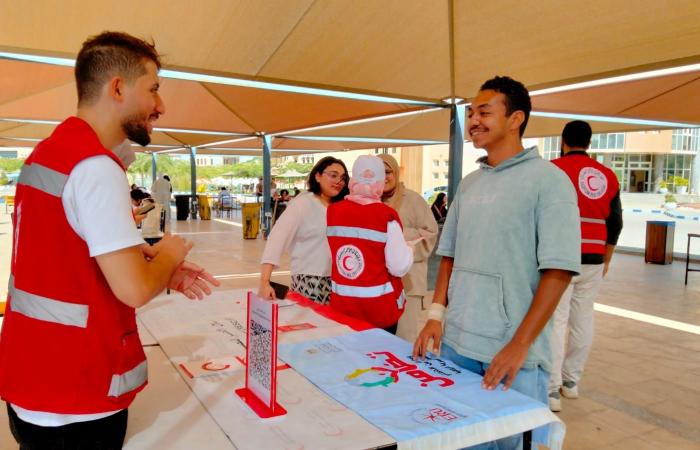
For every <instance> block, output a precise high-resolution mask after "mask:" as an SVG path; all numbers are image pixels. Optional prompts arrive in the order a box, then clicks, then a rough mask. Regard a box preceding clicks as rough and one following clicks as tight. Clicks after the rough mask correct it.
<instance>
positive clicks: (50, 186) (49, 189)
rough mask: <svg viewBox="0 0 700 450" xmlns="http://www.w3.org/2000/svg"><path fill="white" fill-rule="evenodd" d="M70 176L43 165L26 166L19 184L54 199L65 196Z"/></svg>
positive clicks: (20, 176) (23, 168) (23, 167)
mask: <svg viewBox="0 0 700 450" xmlns="http://www.w3.org/2000/svg"><path fill="white" fill-rule="evenodd" d="M66 181H68V175H66V174H63V173H61V172H57V171H55V170H53V169H49V168H48V167H46V166H42V165H41V164H38V163H34V164H25V165H24V166H22V171H21V172H20V174H19V180H18V181H17V183H19V184H24V185H27V186H31V187H33V188H35V189H38V190H40V191H42V192H45V193H47V194H49V195H53V196H54V197H60V196H61V195H63V188H64V187H65V185H66Z"/></svg>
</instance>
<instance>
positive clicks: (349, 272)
mask: <svg viewBox="0 0 700 450" xmlns="http://www.w3.org/2000/svg"><path fill="white" fill-rule="evenodd" d="M335 263H336V265H337V266H338V272H340V274H341V275H342V276H344V277H345V278H347V279H349V280H354V279H355V278H357V277H359V276H360V274H362V272H363V271H364V270H365V258H364V257H363V256H362V252H361V251H360V249H359V248H357V247H355V246H354V245H343V246H342V247H340V248H339V249H338V253H336V257H335Z"/></svg>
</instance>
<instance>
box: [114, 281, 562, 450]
mask: <svg viewBox="0 0 700 450" xmlns="http://www.w3.org/2000/svg"><path fill="white" fill-rule="evenodd" d="M246 294H247V292H246V291H245V290H231V291H217V292H215V293H214V294H212V295H211V296H210V297H209V298H207V299H205V300H203V301H187V300H186V299H184V298H183V297H181V296H177V295H162V296H161V297H159V298H158V299H156V300H154V301H153V302H151V303H150V304H149V305H147V306H146V307H144V308H142V309H141V310H139V313H138V318H139V324H140V326H141V328H142V330H141V332H142V337H143V339H144V340H145V341H146V342H149V343H152V342H157V343H158V345H159V346H160V347H159V348H158V347H156V348H158V350H157V351H158V352H160V351H162V356H163V357H166V358H167V359H168V360H169V361H170V363H171V364H170V365H169V367H168V368H167V369H166V368H165V365H162V364H160V365H158V368H157V370H159V371H161V372H163V371H167V372H168V377H169V378H168V379H170V380H171V381H170V382H171V383H172V377H173V374H174V373H177V374H178V375H177V376H178V377H179V379H178V380H177V384H178V385H181V384H182V383H185V384H186V386H187V387H188V388H189V389H190V391H191V394H193V395H192V396H193V397H194V398H196V400H198V402H199V403H200V404H201V407H202V409H203V410H205V411H206V413H207V415H208V416H209V417H210V418H211V420H213V422H215V424H216V425H217V426H218V428H219V430H220V431H217V432H214V431H211V430H210V428H211V423H209V424H207V425H206V427H208V428H206V429H207V430H208V431H204V430H203V431H202V432H203V433H208V434H210V435H211V434H216V433H218V436H217V438H221V437H222V436H225V437H226V438H227V439H228V440H230V443H231V444H232V445H231V448H233V446H235V448H239V449H249V448H250V449H257V448H289V449H293V448H304V449H314V448H318V449H327V448H336V449H360V448H382V447H393V446H397V447H398V448H400V449H403V448H406V449H423V448H424V449H428V448H430V449H436V448H446V449H447V448H460V447H467V446H471V445H475V444H478V443H481V442H487V441H490V440H494V439H498V438H501V437H506V436H511V435H517V434H521V433H524V432H527V431H529V430H533V429H537V431H536V433H535V434H536V435H537V434H542V435H543V436H545V435H546V436H548V437H547V439H546V441H545V442H544V443H545V444H546V445H548V447H549V448H551V449H557V448H561V445H562V441H563V435H564V426H563V424H562V423H561V422H560V421H559V420H558V419H557V418H556V416H554V415H553V414H552V413H551V412H550V411H549V409H548V408H547V407H546V406H545V405H543V404H541V403H538V402H536V401H534V400H532V399H530V398H528V397H525V396H523V395H521V394H519V393H517V392H514V391H512V390H510V391H505V392H504V391H502V390H496V391H486V390H483V389H482V388H481V386H480V382H481V378H480V377H478V376H476V375H474V374H471V373H470V372H468V371H466V370H464V369H461V368H459V367H458V366H456V365H455V364H453V363H451V362H450V361H448V360H444V359H441V358H439V357H435V356H431V357H429V358H427V359H426V360H425V361H414V360H412V359H411V356H410V352H411V347H412V346H411V344H409V343H408V342H406V341H403V340H401V339H399V338H397V337H395V336H393V335H390V334H388V333H386V332H385V331H383V330H378V329H370V328H369V327H368V326H367V325H366V324H364V323H362V322H357V321H353V320H351V319H347V318H345V317H344V316H340V315H337V314H335V313H334V312H333V311H332V310H331V309H330V308H329V307H324V306H320V305H317V304H314V303H311V302H309V301H308V300H305V299H303V298H301V297H296V296H295V295H294V294H293V295H292V298H293V299H292V300H283V301H279V326H278V329H279V342H280V344H279V353H278V357H279V360H278V365H277V370H278V371H277V401H278V402H279V404H280V405H281V406H283V407H284V408H285V409H286V410H287V414H286V415H284V416H281V417H276V418H272V419H267V420H262V419H260V418H259V417H258V416H257V415H256V414H255V413H253V412H252V411H251V410H250V409H249V408H248V407H247V406H246V404H245V403H244V402H243V401H242V400H241V399H240V398H239V397H238V396H237V395H236V394H235V392H234V391H235V390H236V389H239V388H241V387H242V386H243V385H244V382H245V370H244V365H243V363H244V361H245V359H244V358H245V341H246V330H245V324H246ZM150 352H151V353H153V352H156V350H155V349H151V350H150ZM158 356H161V354H160V353H159V354H158ZM151 359H152V355H151V354H149V370H151V365H152V364H151ZM162 378H163V375H162V374H161V375H159V376H158V377H154V376H153V373H152V374H151V383H150V385H149V387H148V388H147V389H146V390H150V389H157V390H162V389H164V388H163V387H162V386H158V384H159V383H161V382H162V380H161V379H162ZM142 395H144V394H142ZM191 400H192V399H191V398H190V399H189V401H191ZM161 401H165V402H166V403H167V401H168V398H167V396H164V398H163V399H162V400H161ZM185 403H187V402H185ZM183 404H184V403H183ZM134 406H135V407H132V409H130V414H131V415H132V416H133V415H134V414H138V411H139V410H140V406H139V405H138V404H135V405H134ZM148 407H149V408H151V409H153V408H157V406H156V405H149V406H148ZM178 408H179V407H178ZM176 409H177V408H176ZM199 415H201V414H199ZM199 415H197V414H194V413H192V415H191V416H190V419H192V420H193V423H191V424H190V423H188V422H187V423H181V424H179V425H180V426H182V427H189V426H191V427H197V426H198V425H197V423H196V421H195V419H197V418H198V417H199ZM130 420H131V417H130ZM197 420H200V419H197ZM201 420H205V421H206V420H208V419H201ZM201 420H200V421H201ZM130 427H131V422H130ZM540 431H542V433H540ZM179 433H181V434H183V435H186V434H187V433H186V432H185V431H184V430H180V431H179ZM129 434H130V435H133V437H132V438H131V439H130V440H129V441H127V444H126V448H140V446H137V445H133V444H135V443H136V442H134V439H135V440H136V441H138V440H139V439H140V440H142V441H144V442H145V441H147V440H148V439H147V436H148V434H149V431H148V430H147V429H145V428H144V429H143V430H142V431H141V432H139V433H132V432H130V433H129ZM154 434H155V432H154ZM210 447H211V446H210ZM169 448H175V447H172V446H170V447H169ZM212 448H213V447H212ZM217 448H219V447H217ZM222 448H228V447H222Z"/></svg>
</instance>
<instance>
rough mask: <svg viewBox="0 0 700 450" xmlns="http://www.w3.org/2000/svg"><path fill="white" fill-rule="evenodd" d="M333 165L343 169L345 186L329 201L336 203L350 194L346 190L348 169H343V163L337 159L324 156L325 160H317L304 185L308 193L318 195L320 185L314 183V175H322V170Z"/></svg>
mask: <svg viewBox="0 0 700 450" xmlns="http://www.w3.org/2000/svg"><path fill="white" fill-rule="evenodd" d="M333 164H340V165H341V166H343V169H344V170H345V186H343V189H341V190H340V192H339V193H338V195H336V196H335V197H333V198H332V199H331V202H338V201H340V200H342V199H344V198H345V196H346V195H348V194H349V193H350V190H348V180H349V179H350V178H349V176H348V168H347V167H345V163H344V162H343V161H341V160H339V159H338V158H334V157H332V156H326V157H325V158H321V159H319V160H318V162H317V163H316V165H315V166H314V168H313V169H311V173H310V174H309V178H308V179H307V180H306V185H307V186H308V188H309V191H311V192H313V193H314V194H316V195H318V194H320V193H321V183H319V182H318V181H316V174H317V173H323V171H324V170H326V169H327V168H328V166H330V165H333Z"/></svg>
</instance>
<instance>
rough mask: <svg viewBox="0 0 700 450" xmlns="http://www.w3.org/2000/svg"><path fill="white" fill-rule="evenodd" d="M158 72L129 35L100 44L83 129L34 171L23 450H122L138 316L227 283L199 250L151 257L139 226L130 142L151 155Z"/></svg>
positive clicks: (136, 382) (1, 380) (22, 202)
mask: <svg viewBox="0 0 700 450" xmlns="http://www.w3.org/2000/svg"><path fill="white" fill-rule="evenodd" d="M159 68H160V61H159V57H158V53H157V52H156V50H155V47H154V46H153V45H151V44H149V43H147V42H144V41H142V40H140V39H137V38H135V37H132V36H130V35H128V34H124V33H114V32H104V33H102V34H100V35H98V36H95V37H92V38H90V39H88V40H87V41H86V42H85V43H84V44H83V47H82V49H81V50H80V53H79V54H78V57H77V60H76V64H75V78H76V83H77V88H78V112H77V115H76V117H70V118H68V119H66V120H65V121H64V122H62V123H61V124H59V125H58V126H57V127H56V129H55V130H54V131H53V133H52V134H51V136H50V137H48V138H47V139H45V140H43V141H42V142H40V143H39V145H37V147H36V148H35V149H34V151H33V152H32V154H31V155H30V156H29V157H28V158H27V160H26V161H25V164H24V166H23V167H22V171H21V174H20V178H19V181H18V185H17V194H16V207H15V212H14V215H13V225H14V228H13V243H12V247H13V249H12V257H11V268H10V269H11V275H10V282H9V293H8V308H7V311H6V315H5V319H4V323H3V328H2V334H1V335H0V397H2V399H3V400H5V401H6V402H7V404H8V406H7V411H8V416H9V420H10V429H11V431H12V434H13V435H14V437H15V439H16V440H17V442H18V443H19V444H20V447H21V448H32V449H35V448H36V449H43V448H70V449H95V448H100V449H117V448H121V447H122V445H123V441H124V436H125V433H126V426H127V408H128V407H129V405H130V404H131V402H132V401H133V399H134V397H135V396H136V393H137V392H139V391H140V390H141V389H143V388H144V387H145V385H146V383H147V372H148V370H147V361H146V357H145V354H144V351H143V348H142V346H141V342H140V340H139V337H138V332H137V329H136V317H135V314H134V309H135V308H137V307H139V306H142V305H144V304H146V303H147V302H149V301H150V300H151V299H152V298H154V297H155V296H156V295H158V294H159V293H160V292H162V291H163V289H165V288H166V287H170V288H171V289H175V290H178V291H180V292H182V293H184V294H185V295H186V296H187V297H189V298H191V299H194V298H203V296H204V295H205V294H209V293H211V290H210V288H209V287H208V284H207V283H212V284H214V285H217V284H218V282H217V281H216V280H214V279H213V278H212V277H211V275H209V274H208V273H207V272H205V271H204V270H203V269H202V268H200V267H198V266H196V265H194V264H192V263H189V262H187V261H185V257H186V255H187V253H188V252H189V250H190V249H191V248H192V244H191V243H189V242H187V241H185V240H184V239H182V238H181V237H177V236H171V235H169V234H166V235H165V236H164V237H163V239H162V241H161V242H160V243H159V244H157V245H156V246H154V247H153V248H151V247H149V246H148V245H146V244H145V243H144V241H143V238H142V237H141V235H140V233H139V232H138V230H137V229H136V226H135V224H134V221H133V219H132V217H131V207H130V199H129V189H128V181H127V177H126V172H125V171H126V167H125V164H128V163H129V162H130V161H133V159H134V158H133V151H131V149H130V143H129V141H128V140H131V141H133V142H136V143H138V144H140V145H142V146H146V145H148V144H149V143H150V134H151V132H152V131H153V122H154V121H155V120H156V119H158V117H159V116H160V115H161V114H163V113H164V112H165V107H164V106H163V102H162V100H161V98H160V96H159V94H158V88H159V80H158V70H159ZM127 139H128V140H127ZM125 162H126V163H125Z"/></svg>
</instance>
